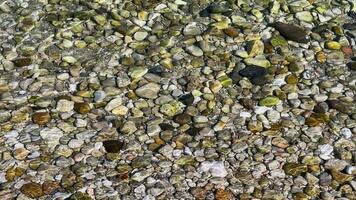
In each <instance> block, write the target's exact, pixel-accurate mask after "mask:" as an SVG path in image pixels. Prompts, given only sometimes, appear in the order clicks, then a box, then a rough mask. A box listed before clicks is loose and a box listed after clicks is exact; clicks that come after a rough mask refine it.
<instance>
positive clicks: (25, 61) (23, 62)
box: [13, 58, 32, 67]
mask: <svg viewBox="0 0 356 200" xmlns="http://www.w3.org/2000/svg"><path fill="white" fill-rule="evenodd" d="M13 62H14V64H15V65H16V67H25V66H28V65H31V64H32V60H31V58H18V59H16V60H14V61H13Z"/></svg>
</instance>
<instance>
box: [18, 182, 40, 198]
mask: <svg viewBox="0 0 356 200" xmlns="http://www.w3.org/2000/svg"><path fill="white" fill-rule="evenodd" d="M20 190H21V192H22V193H23V194H24V195H26V196H27V197H29V198H34V199H35V198H39V197H41V196H43V191H42V186H41V184H39V183H26V184H24V185H23V186H22V187H21V189H20Z"/></svg>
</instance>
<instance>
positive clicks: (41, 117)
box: [32, 112, 51, 125]
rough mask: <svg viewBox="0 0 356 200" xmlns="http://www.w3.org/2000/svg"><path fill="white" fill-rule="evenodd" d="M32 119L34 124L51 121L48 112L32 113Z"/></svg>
mask: <svg viewBox="0 0 356 200" xmlns="http://www.w3.org/2000/svg"><path fill="white" fill-rule="evenodd" d="M32 121H33V123H35V124H38V125H44V124H47V123H48V122H49V121H51V115H50V114H49V113H48V112H38V113H35V114H33V115H32Z"/></svg>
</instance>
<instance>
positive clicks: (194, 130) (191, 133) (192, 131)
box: [187, 127, 202, 136]
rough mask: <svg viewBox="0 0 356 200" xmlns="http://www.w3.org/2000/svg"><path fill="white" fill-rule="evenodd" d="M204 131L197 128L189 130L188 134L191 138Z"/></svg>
mask: <svg viewBox="0 0 356 200" xmlns="http://www.w3.org/2000/svg"><path fill="white" fill-rule="evenodd" d="M201 130H202V128H196V127H192V128H190V129H188V130H187V134H188V135H191V136H196V135H197V134H199V132H200V131H201Z"/></svg>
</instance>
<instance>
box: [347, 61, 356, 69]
mask: <svg viewBox="0 0 356 200" xmlns="http://www.w3.org/2000/svg"><path fill="white" fill-rule="evenodd" d="M347 66H348V67H349V69H350V70H352V71H356V62H349V63H347Z"/></svg>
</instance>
